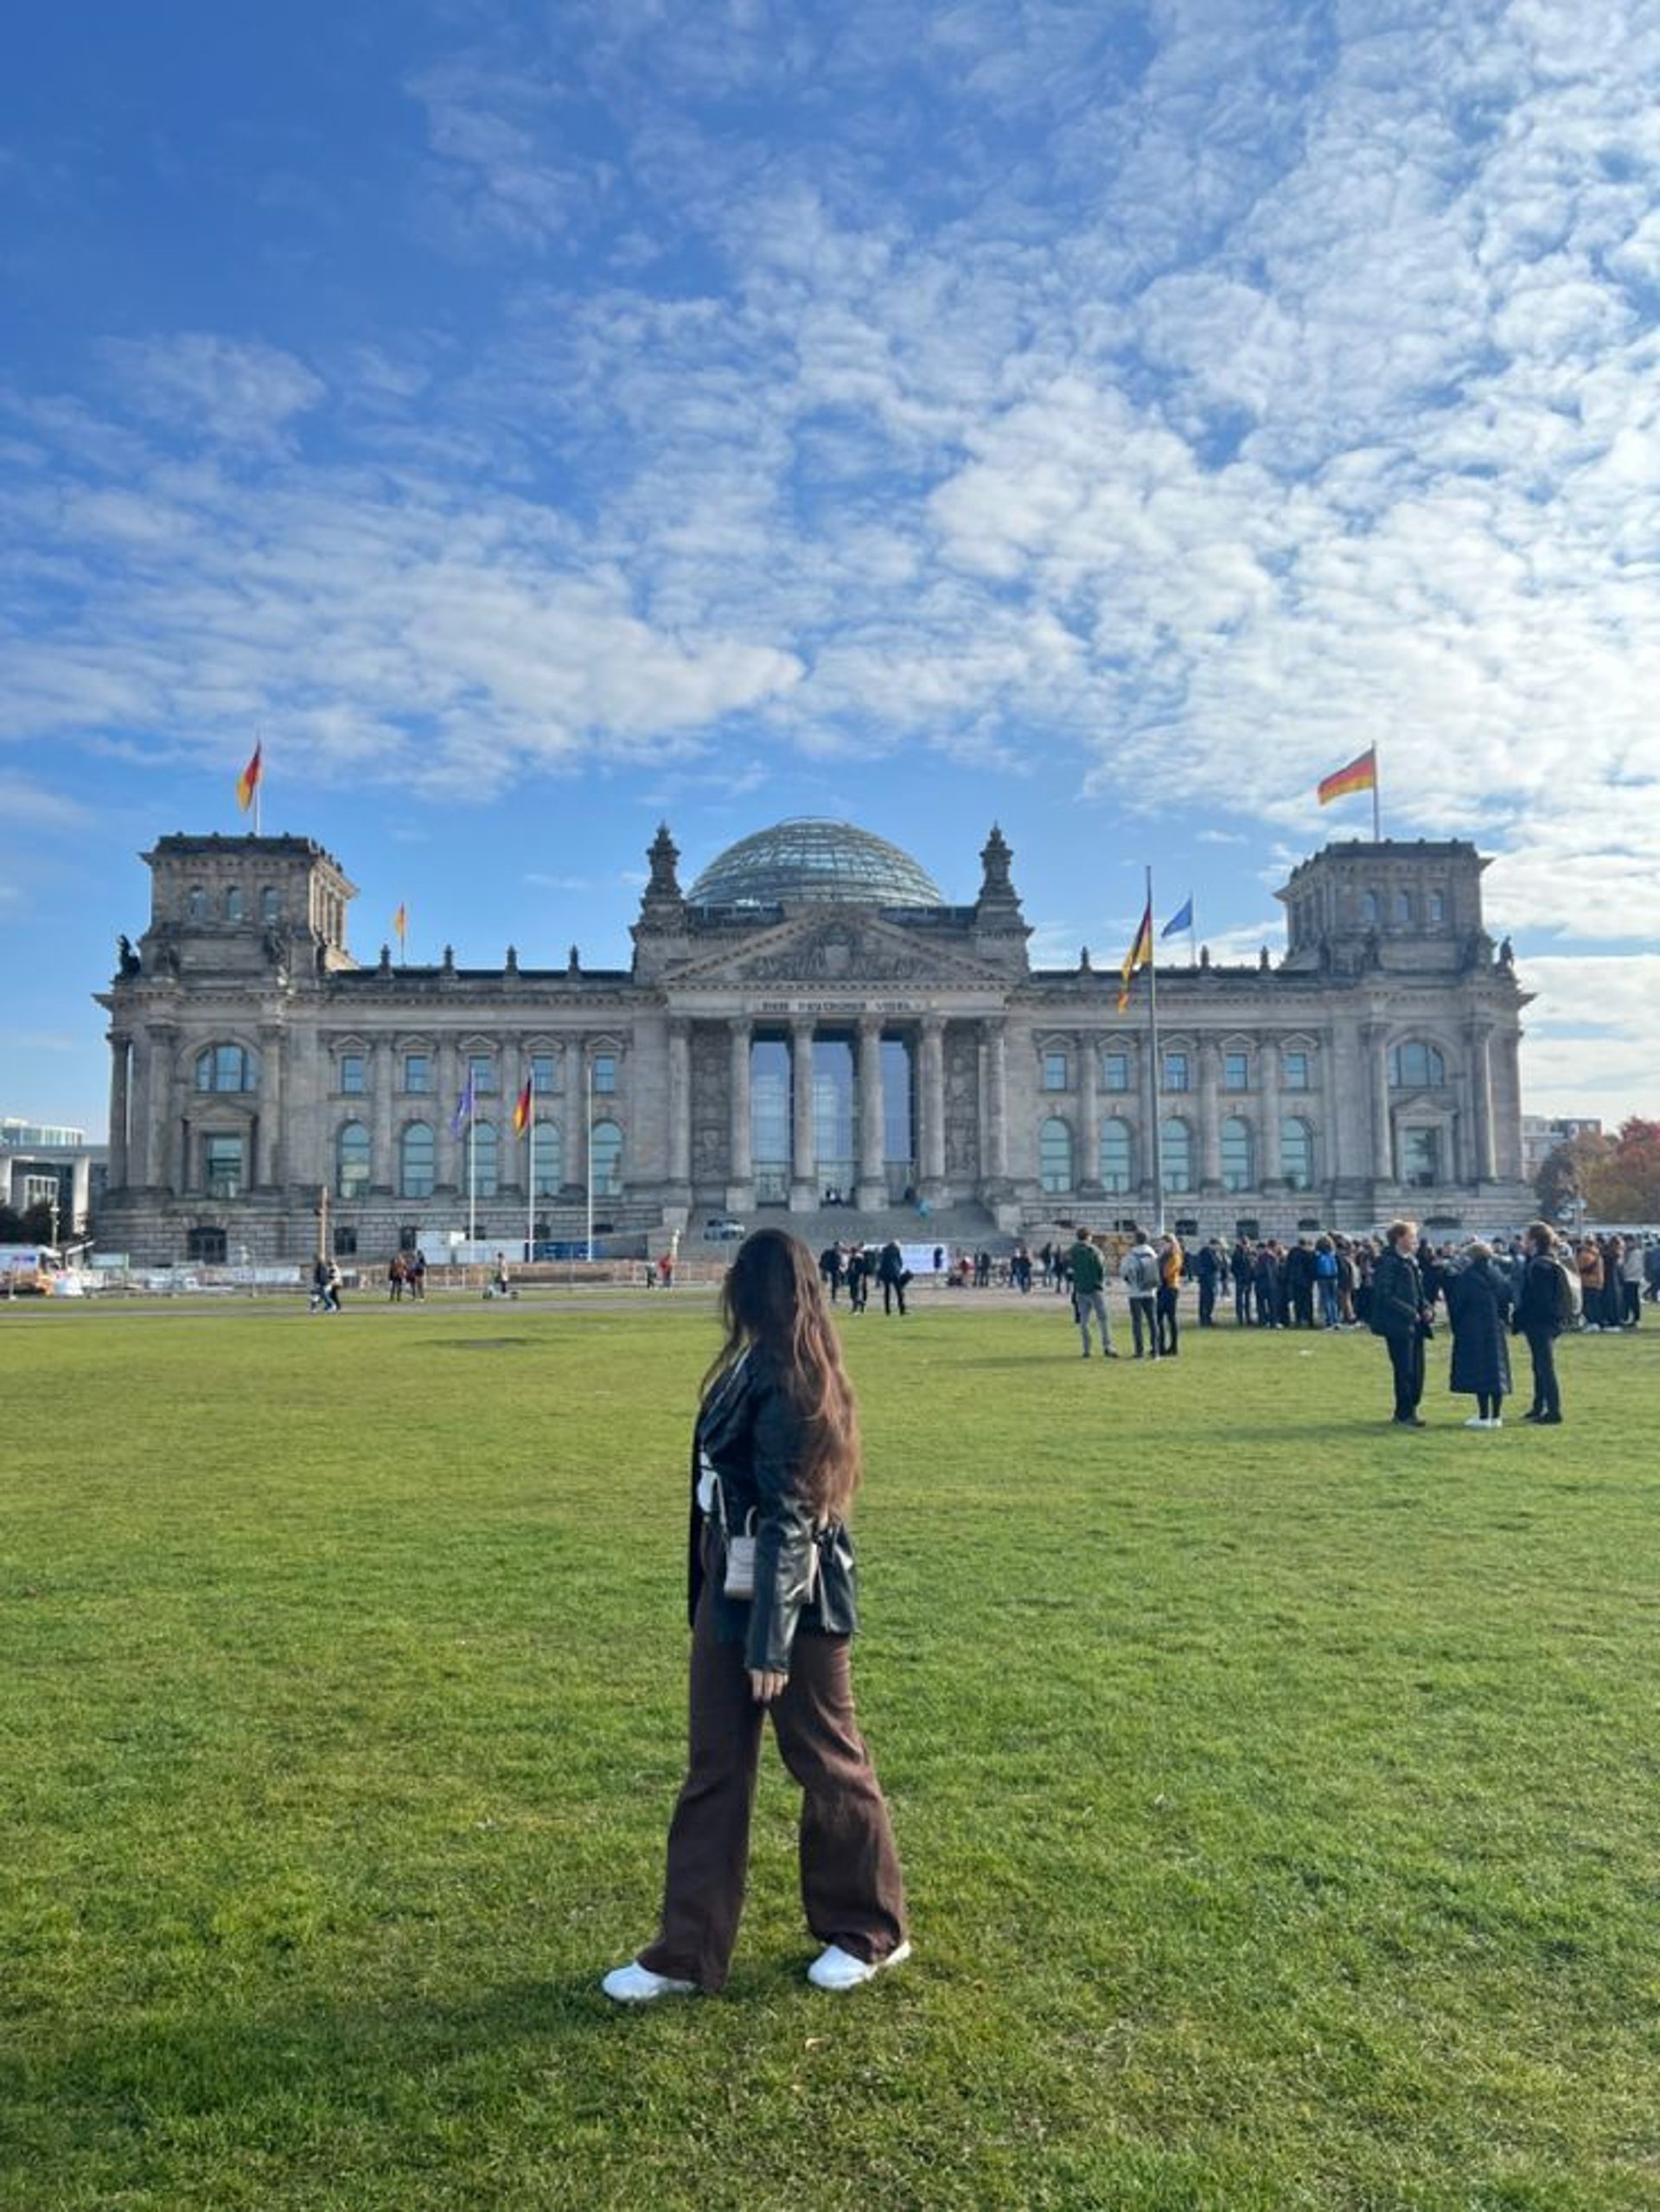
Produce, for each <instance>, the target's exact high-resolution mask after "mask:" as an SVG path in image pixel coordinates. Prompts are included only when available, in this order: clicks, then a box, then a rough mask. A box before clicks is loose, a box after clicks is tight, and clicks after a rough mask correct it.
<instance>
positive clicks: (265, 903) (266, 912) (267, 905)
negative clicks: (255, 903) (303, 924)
mask: <svg viewBox="0 0 1660 2212" xmlns="http://www.w3.org/2000/svg"><path fill="white" fill-rule="evenodd" d="M282 918H283V895H282V893H281V892H280V891H279V890H278V889H275V888H274V887H273V886H272V885H271V884H270V883H267V884H266V886H265V889H264V890H263V891H261V892H260V894H259V919H260V921H281V920H282Z"/></svg>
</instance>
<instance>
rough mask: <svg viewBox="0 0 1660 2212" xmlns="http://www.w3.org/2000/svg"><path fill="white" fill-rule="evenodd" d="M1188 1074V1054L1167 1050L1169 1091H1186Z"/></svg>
mask: <svg viewBox="0 0 1660 2212" xmlns="http://www.w3.org/2000/svg"><path fill="white" fill-rule="evenodd" d="M1187 1074H1188V1067H1187V1055H1186V1054H1185V1053H1184V1052H1167V1053H1166V1054H1165V1089H1166V1090H1167V1091H1184V1090H1185V1089H1186V1088H1187ZM1180 1188H1181V1189H1184V1190H1185V1189H1187V1185H1186V1184H1185V1183H1183V1184H1181V1185H1180Z"/></svg>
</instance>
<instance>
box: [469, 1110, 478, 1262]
mask: <svg viewBox="0 0 1660 2212" xmlns="http://www.w3.org/2000/svg"><path fill="white" fill-rule="evenodd" d="M477 1159H478V1106H477V1103H476V1101H475V1103H474V1106H473V1110H472V1112H471V1113H469V1115H468V1117H467V1241H468V1243H469V1245H470V1244H475V1243H476V1242H477V1240H478V1201H477V1195H476V1194H477V1189H478V1179H477V1175H476V1164H477Z"/></svg>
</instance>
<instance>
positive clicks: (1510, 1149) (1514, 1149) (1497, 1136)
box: [1493, 1029, 1523, 1182]
mask: <svg viewBox="0 0 1660 2212" xmlns="http://www.w3.org/2000/svg"><path fill="white" fill-rule="evenodd" d="M1497 1044H1498V1050H1499V1055H1500V1067H1501V1070H1502V1073H1503V1077H1504V1129H1503V1132H1502V1142H1501V1132H1500V1131H1497V1130H1495V1131H1494V1136H1493V1153H1494V1157H1495V1159H1496V1160H1497V1166H1498V1173H1499V1175H1500V1176H1502V1177H1503V1179H1504V1181H1505V1182H1522V1181H1523V1161H1522V1066H1521V1048H1522V1041H1521V1038H1520V1037H1519V1036H1517V1035H1516V1030H1514V1029H1507V1030H1506V1031H1505V1033H1504V1036H1502V1037H1500V1038H1499V1039H1498V1040H1497Z"/></svg>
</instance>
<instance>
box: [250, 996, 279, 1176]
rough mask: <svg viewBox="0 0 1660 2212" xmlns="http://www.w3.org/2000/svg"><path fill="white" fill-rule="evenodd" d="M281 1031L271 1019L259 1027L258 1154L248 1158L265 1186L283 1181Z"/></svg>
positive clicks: (251, 1166)
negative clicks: (250, 1158) (256, 1158)
mask: <svg viewBox="0 0 1660 2212" xmlns="http://www.w3.org/2000/svg"><path fill="white" fill-rule="evenodd" d="M283 1047H284V1033H283V1031H282V1030H280V1029H278V1028H277V1027H276V1026H275V1025H274V1024H273V1023H265V1024H264V1025H263V1026H262V1027H261V1029H260V1031H259V1158H258V1160H254V1161H250V1163H249V1169H248V1171H249V1173H250V1174H251V1175H252V1177H253V1180H254V1181H255V1182H257V1183H259V1184H260V1185H262V1186H263V1187H264V1188H265V1189H274V1188H275V1187H276V1186H277V1185H278V1184H279V1183H280V1182H282V1181H283V1157H284V1152H283V1124H284V1119H285V1114H286V1107H285V1104H284V1090H285V1088H286V1084H285V1081H284V1078H285V1076H286V1073H287V1070H286V1069H285V1068H284V1061H283Z"/></svg>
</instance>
